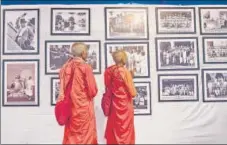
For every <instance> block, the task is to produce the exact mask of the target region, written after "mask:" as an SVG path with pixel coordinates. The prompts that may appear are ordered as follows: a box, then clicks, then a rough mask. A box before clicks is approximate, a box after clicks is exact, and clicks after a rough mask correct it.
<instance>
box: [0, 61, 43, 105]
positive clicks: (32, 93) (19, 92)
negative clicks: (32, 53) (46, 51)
mask: <svg viewBox="0 0 227 145" xmlns="http://www.w3.org/2000/svg"><path fill="white" fill-rule="evenodd" d="M3 66H4V74H3V75H4V78H3V83H4V84H3V89H2V90H3V96H4V97H3V104H4V105H5V106H27V105H28V106H30V105H32V106H37V105H38V97H39V96H38V87H39V86H38V60H31V61H27V60H26V61H21V60H15V61H13V60H3Z"/></svg>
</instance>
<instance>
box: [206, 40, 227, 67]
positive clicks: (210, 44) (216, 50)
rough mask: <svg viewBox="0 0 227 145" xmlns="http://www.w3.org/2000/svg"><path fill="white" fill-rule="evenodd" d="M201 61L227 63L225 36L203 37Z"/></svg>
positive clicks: (226, 41)
mask: <svg viewBox="0 0 227 145" xmlns="http://www.w3.org/2000/svg"><path fill="white" fill-rule="evenodd" d="M203 62H204V63H205V64H206V63H207V64H209V63H227V37H203Z"/></svg>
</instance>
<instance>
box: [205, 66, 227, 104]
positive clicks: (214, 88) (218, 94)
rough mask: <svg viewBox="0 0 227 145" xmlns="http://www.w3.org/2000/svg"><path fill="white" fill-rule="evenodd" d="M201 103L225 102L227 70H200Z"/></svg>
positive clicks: (226, 98)
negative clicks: (201, 84)
mask: <svg viewBox="0 0 227 145" xmlns="http://www.w3.org/2000/svg"><path fill="white" fill-rule="evenodd" d="M202 83H203V101H204V102H226V101H227V69H226V68H223V69H220V68H212V69H202Z"/></svg>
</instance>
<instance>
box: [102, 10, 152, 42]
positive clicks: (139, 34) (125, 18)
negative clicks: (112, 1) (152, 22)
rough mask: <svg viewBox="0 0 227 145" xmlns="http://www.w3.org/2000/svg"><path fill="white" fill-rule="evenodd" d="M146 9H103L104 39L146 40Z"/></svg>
mask: <svg viewBox="0 0 227 145" xmlns="http://www.w3.org/2000/svg"><path fill="white" fill-rule="evenodd" d="M147 13H148V9H147V8H105V19H106V39H148V20H147V16H148V14H147Z"/></svg>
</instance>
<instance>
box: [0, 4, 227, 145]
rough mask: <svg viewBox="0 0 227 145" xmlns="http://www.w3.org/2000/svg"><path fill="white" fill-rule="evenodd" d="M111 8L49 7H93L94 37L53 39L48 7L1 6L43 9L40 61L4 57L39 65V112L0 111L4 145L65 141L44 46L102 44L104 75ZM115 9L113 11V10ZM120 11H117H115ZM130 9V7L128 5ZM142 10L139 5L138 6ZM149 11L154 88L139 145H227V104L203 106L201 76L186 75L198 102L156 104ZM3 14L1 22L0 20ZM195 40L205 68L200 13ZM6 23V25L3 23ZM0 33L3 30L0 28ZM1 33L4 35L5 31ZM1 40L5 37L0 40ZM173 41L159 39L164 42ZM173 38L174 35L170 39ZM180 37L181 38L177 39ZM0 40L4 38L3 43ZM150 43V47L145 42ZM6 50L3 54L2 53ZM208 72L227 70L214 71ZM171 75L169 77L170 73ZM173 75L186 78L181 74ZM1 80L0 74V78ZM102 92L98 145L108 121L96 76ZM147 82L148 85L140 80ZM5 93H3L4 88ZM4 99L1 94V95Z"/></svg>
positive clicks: (138, 124)
mask: <svg viewBox="0 0 227 145" xmlns="http://www.w3.org/2000/svg"><path fill="white" fill-rule="evenodd" d="M105 6H108V5H68V6H64V5H52V6H51V7H64V8H65V7H74V8H75V7H90V8H91V36H51V35H50V8H51V7H50V5H48V6H47V5H34V6H2V9H4V8H39V9H40V55H36V56H19V55H17V56H2V58H3V59H6V58H7V59H10V58H12V59H25V58H27V59H30V58H33V59H34V58H37V59H40V106H39V107H2V108H1V143H2V144H44V143H47V144H59V143H61V142H62V138H63V128H62V127H60V126H58V125H57V123H56V121H55V117H54V107H53V106H51V105H50V77H51V76H50V75H45V66H44V65H45V59H44V56H45V55H44V54H45V51H44V50H45V46H44V44H45V43H44V42H45V40H101V50H102V51H101V61H102V67H101V68H102V70H101V71H102V72H104V68H105V63H104V61H105V58H104V42H106V41H105V33H104V32H105V26H104V7H105ZM111 6H112V7H113V5H111ZM116 6H119V5H116ZM124 6H126V5H124ZM134 6H138V5H134ZM148 7H149V31H150V32H149V43H150V47H149V51H150V68H151V75H150V76H151V78H150V80H151V84H152V85H151V86H152V115H151V116H135V128H136V143H142V144H145V143H146V144H148V143H196V144H199V143H208V144H209V143H225V144H227V113H226V112H227V104H226V103H203V102H202V83H201V73H200V70H196V71H191V72H187V73H198V74H199V88H200V89H199V98H200V101H199V102H175V103H174V102H173V103H159V102H158V92H157V90H158V89H157V88H158V85H157V84H158V82H157V74H158V73H157V72H156V64H155V63H156V61H155V57H156V56H155V45H154V38H155V37H156V36H157V35H156V26H155V23H156V21H155V6H154V5H152V6H148ZM2 14H3V13H2V12H1V16H2ZM196 21H197V34H194V35H184V34H182V35H181V36H186V37H187V36H192V37H198V40H199V54H200V66H201V68H203V67H205V66H204V65H203V64H202V41H201V40H202V37H201V36H200V35H199V26H198V24H199V18H198V9H197V8H196ZM1 22H2V21H1ZM1 29H2V27H1ZM1 32H2V31H1ZM1 36H2V34H1ZM168 36H169V37H170V35H160V37H168ZM171 36H173V35H171ZM175 36H176V37H179V35H175ZM1 38H2V37H1ZM144 42H147V41H144ZM1 50H2V49H1ZM207 67H210V68H212V67H225V68H226V65H218V66H217V65H213V66H212V65H210V66H206V68H207ZM166 73H169V72H166ZM174 73H185V72H182V71H179V72H174ZM1 75H2V74H1ZM95 77H96V80H97V84H98V88H99V92H98V95H97V97H96V99H95V104H96V107H95V112H96V120H97V128H98V138H99V143H105V140H104V138H103V136H104V129H105V117H104V116H103V114H102V110H101V107H100V101H101V96H102V93H103V88H104V87H103V75H96V76H95ZM136 80H137V81H140V80H141V81H144V79H136ZM1 89H2V88H1ZM1 95H2V93H1Z"/></svg>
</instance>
